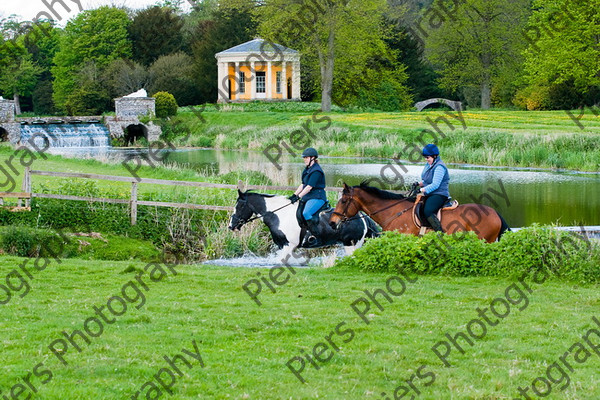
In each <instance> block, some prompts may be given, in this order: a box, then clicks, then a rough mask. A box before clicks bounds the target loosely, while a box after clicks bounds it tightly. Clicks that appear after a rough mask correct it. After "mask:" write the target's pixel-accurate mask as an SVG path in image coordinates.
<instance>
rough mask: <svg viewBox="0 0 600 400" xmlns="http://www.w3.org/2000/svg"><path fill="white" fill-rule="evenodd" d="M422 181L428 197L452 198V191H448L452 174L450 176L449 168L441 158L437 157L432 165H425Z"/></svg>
mask: <svg viewBox="0 0 600 400" xmlns="http://www.w3.org/2000/svg"><path fill="white" fill-rule="evenodd" d="M421 179H422V180H423V184H424V185H425V194H426V195H431V194H439V195H442V196H446V197H450V191H449V190H448V183H450V174H448V167H446V164H444V162H443V161H442V159H441V158H439V157H437V158H436V159H435V161H434V162H433V164H432V165H429V164H425V168H423V172H422V173H421Z"/></svg>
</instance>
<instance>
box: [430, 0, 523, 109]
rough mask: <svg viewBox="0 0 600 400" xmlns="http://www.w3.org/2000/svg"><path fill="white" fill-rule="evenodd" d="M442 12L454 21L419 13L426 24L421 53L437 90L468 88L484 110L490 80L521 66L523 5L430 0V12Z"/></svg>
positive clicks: (483, 0)
mask: <svg viewBox="0 0 600 400" xmlns="http://www.w3.org/2000/svg"><path fill="white" fill-rule="evenodd" d="M457 4H459V5H457ZM444 8H445V9H450V10H453V11H455V12H453V13H452V15H453V18H454V20H452V19H450V18H449V17H448V18H444V17H443V16H442V17H437V19H436V17H435V16H434V15H433V13H429V14H427V13H426V14H424V20H425V21H427V22H429V31H428V35H429V37H428V38H427V41H426V43H427V47H426V54H427V55H428V57H429V59H430V60H431V61H432V63H433V64H434V66H435V67H436V69H438V70H439V71H440V74H441V78H440V87H441V88H443V89H447V90H452V91H453V90H457V89H459V88H462V89H463V92H466V93H468V91H469V89H471V90H473V91H474V92H476V93H479V96H478V97H479V99H480V101H481V108H483V109H488V108H490V106H491V93H492V86H493V84H494V82H495V80H497V79H498V78H499V77H502V76H506V75H507V74H508V75H509V76H510V75H511V74H514V73H517V71H518V70H519V69H520V68H521V66H522V59H523V57H522V56H521V52H522V50H523V48H524V40H523V37H522V35H521V31H522V28H523V27H524V26H525V22H526V18H527V16H528V13H529V0H513V1H504V0H465V1H463V2H461V3H455V2H453V1H452V2H450V1H448V0H436V1H435V2H434V3H433V5H432V6H431V8H430V9H431V10H440V9H444ZM453 8H454V9H453ZM424 25H425V26H427V24H424Z"/></svg>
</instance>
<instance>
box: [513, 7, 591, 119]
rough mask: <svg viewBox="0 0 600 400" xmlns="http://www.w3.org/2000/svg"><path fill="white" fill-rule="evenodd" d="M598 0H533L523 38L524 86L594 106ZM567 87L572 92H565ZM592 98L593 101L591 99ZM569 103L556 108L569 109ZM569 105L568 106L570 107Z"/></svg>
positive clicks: (566, 102)
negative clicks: (584, 100)
mask: <svg viewBox="0 0 600 400" xmlns="http://www.w3.org/2000/svg"><path fill="white" fill-rule="evenodd" d="M599 9H600V0H590V1H567V0H551V1H550V0H535V1H534V2H533V10H534V11H533V13H532V14H531V16H530V18H529V22H528V26H527V28H526V29H525V31H524V35H525V37H526V39H527V41H528V42H529V47H528V48H527V50H526V51H525V57H526V63H525V71H526V73H527V78H526V79H527V82H528V83H529V84H530V85H532V86H536V85H544V86H552V87H551V91H552V90H556V91H562V92H563V96H565V95H566V94H565V91H570V92H571V94H572V95H573V96H576V95H577V94H579V96H583V97H586V96H585V95H586V94H590V93H594V94H595V96H587V97H588V99H587V102H590V103H591V104H594V102H597V101H598V100H599V98H598V88H599V87H600V13H599V12H598V10H599ZM569 86H571V87H572V89H573V90H571V89H569ZM592 97H595V99H594V98H592ZM569 105H570V104H569V102H568V101H565V102H563V103H560V104H557V105H556V106H557V107H560V108H562V107H569ZM571 105H572V104H571Z"/></svg>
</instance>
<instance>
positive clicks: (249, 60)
mask: <svg viewBox="0 0 600 400" xmlns="http://www.w3.org/2000/svg"><path fill="white" fill-rule="evenodd" d="M215 57H216V59H217V68H218V85H219V86H218V99H217V101H218V102H220V103H223V102H231V101H232V102H242V101H252V100H295V101H300V53H298V51H296V50H292V49H290V48H287V47H285V46H282V45H279V44H276V43H271V42H268V41H266V40H263V39H254V40H251V41H249V42H246V43H242V44H240V45H237V46H235V47H232V48H230V49H227V50H224V51H222V52H220V53H217V54H215Z"/></svg>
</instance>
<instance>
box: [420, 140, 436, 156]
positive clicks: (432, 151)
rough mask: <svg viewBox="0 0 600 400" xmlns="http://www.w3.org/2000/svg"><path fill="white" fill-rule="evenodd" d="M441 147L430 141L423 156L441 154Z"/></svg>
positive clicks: (424, 149) (424, 148)
mask: <svg viewBox="0 0 600 400" xmlns="http://www.w3.org/2000/svg"><path fill="white" fill-rule="evenodd" d="M439 155H440V149H438V147H437V146H436V145H435V144H432V143H429V144H428V145H426V146H425V147H423V157H429V156H439Z"/></svg>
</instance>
